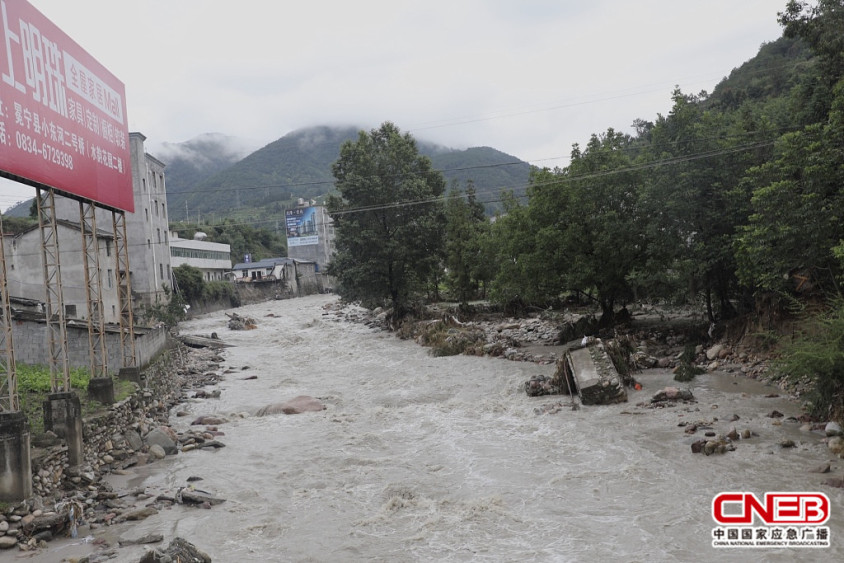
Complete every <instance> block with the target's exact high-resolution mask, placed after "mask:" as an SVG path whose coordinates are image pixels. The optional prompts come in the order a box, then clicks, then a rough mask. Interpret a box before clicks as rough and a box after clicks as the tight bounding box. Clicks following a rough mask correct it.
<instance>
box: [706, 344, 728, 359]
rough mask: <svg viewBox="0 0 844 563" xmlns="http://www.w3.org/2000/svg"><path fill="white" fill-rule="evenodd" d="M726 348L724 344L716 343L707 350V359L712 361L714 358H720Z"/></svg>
mask: <svg viewBox="0 0 844 563" xmlns="http://www.w3.org/2000/svg"><path fill="white" fill-rule="evenodd" d="M723 349H724V346H723V345H722V344H716V345H715V346H713V347H712V348H710V349H709V350H707V351H706V359H707V360H709V361H710V362H711V361H712V360H715V359H718V356H719V355H720V354H721V351H722V350H723Z"/></svg>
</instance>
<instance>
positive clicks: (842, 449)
mask: <svg viewBox="0 0 844 563" xmlns="http://www.w3.org/2000/svg"><path fill="white" fill-rule="evenodd" d="M826 445H827V447H828V448H829V451H830V452H832V453H833V454H835V455H837V456H842V455H844V438H842V437H841V436H835V437H833V438H830V439H829V442H827V444H826Z"/></svg>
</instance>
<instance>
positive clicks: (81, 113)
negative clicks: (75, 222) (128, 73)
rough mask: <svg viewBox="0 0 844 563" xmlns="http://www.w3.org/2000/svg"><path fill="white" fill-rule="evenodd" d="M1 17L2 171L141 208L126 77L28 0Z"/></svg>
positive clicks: (13, 1) (9, 1)
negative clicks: (136, 192)
mask: <svg viewBox="0 0 844 563" xmlns="http://www.w3.org/2000/svg"><path fill="white" fill-rule="evenodd" d="M0 20H2V21H1V22H0V174H2V175H3V176H6V177H11V178H13V179H16V180H20V181H23V182H25V183H28V184H33V183H34V184H36V185H37V184H43V185H45V186H49V187H52V188H55V189H57V190H60V191H62V192H66V193H68V194H71V195H76V196H80V197H83V198H85V199H90V200H93V201H95V202H97V203H100V204H103V205H105V206H107V207H113V208H116V209H121V210H124V211H134V198H133V197H132V170H131V166H130V158H131V157H130V150H129V124H128V120H127V118H126V93H125V89H124V86H123V83H122V82H120V81H119V80H117V78H115V77H114V75H112V74H111V73H110V72H109V71H107V70H106V69H105V68H104V67H103V66H102V65H100V63H98V62H97V61H96V60H94V58H93V57H92V56H91V55H89V54H88V53H87V52H85V51H84V50H83V49H82V47H80V46H79V45H77V44H76V42H74V41H73V40H72V39H70V38H69V37H68V36H67V35H65V34H64V33H63V32H62V31H61V30H60V29H59V28H58V27H56V26H55V25H53V23H52V22H51V21H50V20H48V19H47V18H46V17H44V15H43V14H41V12H39V11H38V10H37V9H35V8H34V7H33V6H31V5H30V4H29V3H28V2H25V1H24V0H0Z"/></svg>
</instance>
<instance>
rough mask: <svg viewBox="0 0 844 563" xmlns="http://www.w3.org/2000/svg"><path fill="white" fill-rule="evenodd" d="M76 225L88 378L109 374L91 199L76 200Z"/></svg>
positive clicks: (94, 218) (95, 229)
mask: <svg viewBox="0 0 844 563" xmlns="http://www.w3.org/2000/svg"><path fill="white" fill-rule="evenodd" d="M79 224H80V227H81V229H80V230H81V231H82V249H83V252H82V253H83V263H82V264H83V270H84V272H85V297H86V301H87V305H88V357H89V358H90V363H91V377H92V378H99V377H108V354H107V352H106V343H105V319H104V318H103V290H102V284H101V283H100V245H99V237H98V236H97V214H96V206H95V204H94V202H93V201H91V200H80V201H79Z"/></svg>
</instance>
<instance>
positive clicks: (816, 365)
mask: <svg viewBox="0 0 844 563" xmlns="http://www.w3.org/2000/svg"><path fill="white" fill-rule="evenodd" d="M775 368H776V370H777V371H778V372H779V373H780V374H781V375H783V376H786V377H788V378H790V379H791V380H793V381H801V382H802V381H807V380H808V381H809V382H811V384H812V390H811V391H810V393H809V396H808V399H809V401H810V408H811V414H812V415H813V416H816V417H818V418H820V419H827V418H836V419H840V418H841V417H842V415H844V299H838V300H836V301H835V302H834V303H833V305H832V307H830V308H829V309H828V311H827V312H825V313H822V314H819V315H817V316H815V317H813V318H810V319H808V320H807V322H806V323H805V324H804V327H803V329H802V330H801V332H800V333H799V334H798V335H797V337H796V338H794V340H793V341H792V342H791V343H790V344H787V345H785V347H784V349H783V354H782V355H781V356H780V358H779V359H778V361H777V363H776V365H775Z"/></svg>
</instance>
